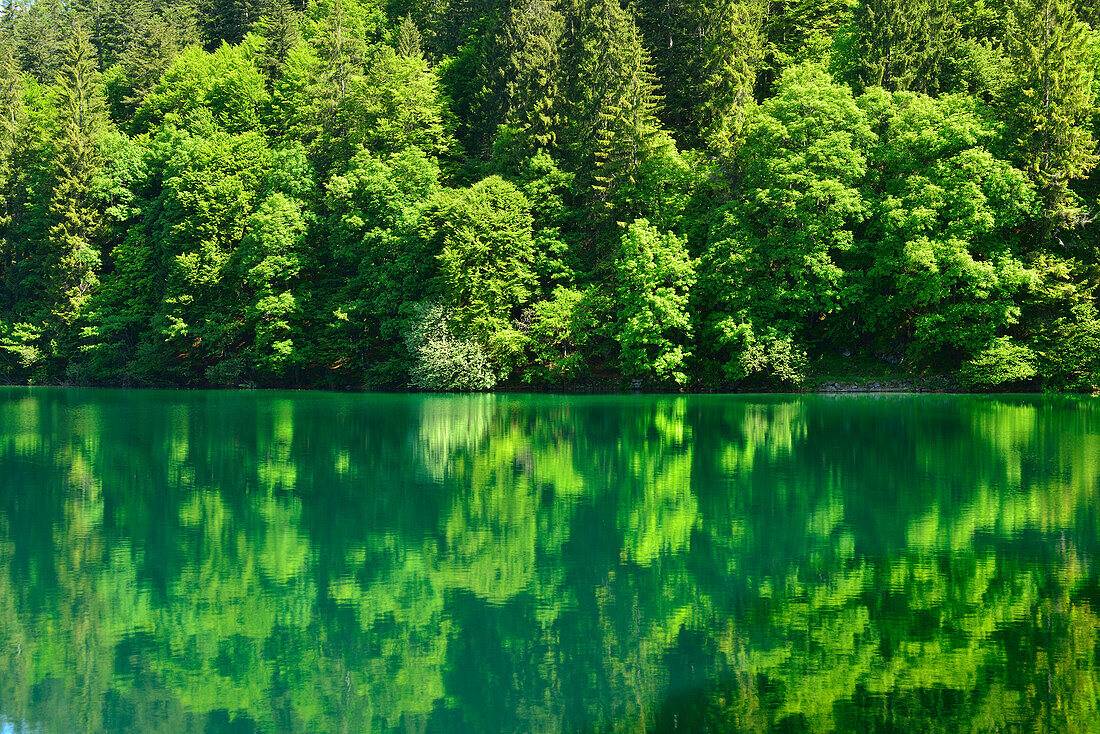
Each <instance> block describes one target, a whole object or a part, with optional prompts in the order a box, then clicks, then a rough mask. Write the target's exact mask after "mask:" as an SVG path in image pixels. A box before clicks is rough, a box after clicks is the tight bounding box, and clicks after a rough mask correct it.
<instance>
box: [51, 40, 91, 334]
mask: <svg viewBox="0 0 1100 734" xmlns="http://www.w3.org/2000/svg"><path fill="white" fill-rule="evenodd" d="M97 76H98V75H97V73H96V57H95V51H94V49H93V48H92V45H91V42H90V40H89V37H88V34H87V32H86V31H85V30H84V29H83V28H81V27H79V26H78V27H77V28H76V29H75V31H74V33H73V37H72V39H71V40H70V42H69V49H68V52H67V54H66V57H65V63H64V66H62V67H61V70H60V72H59V74H58V82H57V97H58V112H59V115H60V118H61V119H60V129H59V131H58V140H57V157H56V161H55V167H56V179H55V181H54V186H53V192H52V196H51V199H50V207H49V216H50V220H51V222H52V226H51V227H50V229H49V241H48V249H47V251H46V252H45V253H43V254H44V255H45V257H44V258H43V260H42V266H43V267H44V268H45V272H44V278H43V285H44V286H45V293H44V295H45V297H46V299H47V304H48V308H50V310H51V311H52V312H53V314H54V315H56V316H58V317H60V318H61V319H62V321H64V322H68V321H70V320H71V319H72V317H73V316H74V315H75V313H76V311H77V309H78V308H79V306H80V304H81V303H82V302H83V301H84V300H85V299H86V298H87V296H88V294H89V291H90V290H91V288H92V287H93V286H94V285H95V283H96V271H97V269H98V267H99V252H98V251H97V249H96V247H95V235H94V232H95V227H96V220H97V217H96V212H95V209H94V205H93V202H92V200H91V196H92V185H93V177H94V176H95V174H96V172H97V170H98V168H99V165H100V162H99V156H98V153H97V150H96V134H97V132H98V130H99V128H100V126H101V125H102V122H103V119H102V118H103V100H102V97H101V92H100V89H99V82H98V79H97Z"/></svg>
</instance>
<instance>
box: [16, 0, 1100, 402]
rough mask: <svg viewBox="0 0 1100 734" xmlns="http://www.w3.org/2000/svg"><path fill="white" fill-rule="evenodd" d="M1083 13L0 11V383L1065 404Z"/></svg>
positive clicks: (781, 0)
mask: <svg viewBox="0 0 1100 734" xmlns="http://www.w3.org/2000/svg"><path fill="white" fill-rule="evenodd" d="M1098 22H1100V12H1098V11H1097V5H1096V4H1095V3H1093V2H1088V1H1086V0H1081V2H1078V3H1075V0H1007V2H1003V3H1002V2H986V0H854V1H852V2H843V1H841V0H772V1H771V2H768V1H767V0H690V1H689V0H637V2H636V3H634V4H631V5H628V6H625V7H624V6H623V5H622V4H620V1H619V0H294V1H293V2H292V1H290V0H194V2H188V1H186V0H183V1H177V0H138V1H136V2H135V1H132V0H96V2H90V1H89V0H72V1H71V2H62V0H34V1H33V2H18V1H17V0H6V2H5V3H4V5H3V8H2V19H0V381H8V382H34V383H42V382H63V381H64V382H72V383H86V384H101V383H113V384H151V385H156V384H177V385H211V384H213V385H242V384H255V385H308V386H333V387H360V386H376V387H386V386H390V387H397V386H408V385H413V386H417V387H421V388H425V389H456V390H463V389H489V388H492V387H494V386H497V385H531V386H534V387H547V386H549V387H553V386H560V385H566V384H579V383H586V382H588V383H590V382H592V381H604V382H605V383H615V382H619V383H620V384H644V385H654V386H662V385H664V386H669V387H671V386H689V387H693V388H699V389H710V388H723V387H731V386H772V387H784V386H785V387H797V386H799V385H802V384H804V383H805V382H806V381H807V380H808V379H811V378H813V377H814V376H815V375H820V374H822V373H823V372H826V371H828V370H830V369H837V366H838V365H839V366H840V368H841V369H845V368H846V367H845V365H849V366H851V369H858V368H859V366H860V365H863V366H866V365H889V366H893V367H894V368H896V369H898V370H902V371H905V372H908V373H932V374H949V375H953V376H955V377H956V379H957V380H958V381H959V383H960V384H961V385H963V386H967V387H974V388H991V387H1033V388H1042V389H1049V390H1091V389H1094V387H1095V386H1096V385H1097V384H1100V314H1098V311H1097V293H1096V286H1097V284H1098V283H1100V267H1098V266H1100V251H1098V248H1100V222H1098V221H1097V217H1098V216H1100V173H1098V170H1100V169H1098V167H1097V164H1098V161H1100V155H1098V153H1097V147H1098V146H1097V141H1098V139H1100V109H1098V107H1100V105H1098V104H1097V100H1098V97H1100V74H1098V73H1097V68H1098V66H1100V30H1097V23H1098Z"/></svg>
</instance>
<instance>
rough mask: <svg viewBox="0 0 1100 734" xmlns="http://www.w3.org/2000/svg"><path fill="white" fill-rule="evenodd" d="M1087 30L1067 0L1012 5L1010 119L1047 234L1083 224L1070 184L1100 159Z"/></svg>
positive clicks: (1023, 0) (1093, 72)
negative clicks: (1040, 199) (1036, 192)
mask: <svg viewBox="0 0 1100 734" xmlns="http://www.w3.org/2000/svg"><path fill="white" fill-rule="evenodd" d="M1089 33H1090V30H1089V29H1088V27H1087V26H1086V25H1085V24H1084V23H1082V22H1081V20H1080V18H1079V17H1078V15H1077V13H1076V11H1075V10H1074V9H1073V6H1072V5H1071V3H1070V0H1015V2H1013V4H1012V15H1011V32H1010V37H1009V43H1008V47H1009V53H1010V57H1011V59H1012V62H1013V65H1014V69H1013V71H1014V75H1015V78H1016V84H1017V88H1016V92H1015V95H1014V99H1013V100H1012V103H1011V105H1012V111H1011V112H1012V123H1013V127H1014V131H1015V134H1016V138H1017V140H1018V148H1017V150H1018V153H1019V156H1020V161H1021V163H1022V164H1023V165H1024V166H1025V167H1026V169H1027V171H1028V172H1029V174H1030V175H1031V177H1032V179H1033V180H1034V181H1035V183H1036V184H1037V185H1038V187H1039V190H1040V192H1041V194H1042V197H1043V207H1044V214H1045V221H1046V229H1047V232H1046V233H1045V234H1046V235H1047V236H1055V235H1056V233H1057V231H1058V230H1060V229H1063V228H1071V227H1074V226H1077V225H1079V224H1081V223H1083V221H1084V217H1085V212H1084V211H1083V210H1082V208H1080V207H1078V206H1076V205H1075V204H1074V202H1073V201H1072V200H1071V197H1070V195H1069V184H1070V182H1071V181H1073V180H1074V179H1078V178H1083V177H1085V176H1087V175H1088V173H1089V171H1090V170H1092V168H1093V167H1094V166H1095V165H1096V164H1097V161H1098V160H1100V157H1098V156H1097V141H1096V138H1095V137H1093V131H1092V129H1091V123H1092V116H1093V113H1094V112H1095V107H1096V97H1095V93H1094V90H1093V86H1092V85H1093V78H1094V76H1095V75H1096V74H1097V69H1095V68H1094V67H1093V64H1094V62H1093V61H1092V60H1091V59H1090V58H1089V47H1088V44H1087V43H1086V39H1087V37H1088V35H1089Z"/></svg>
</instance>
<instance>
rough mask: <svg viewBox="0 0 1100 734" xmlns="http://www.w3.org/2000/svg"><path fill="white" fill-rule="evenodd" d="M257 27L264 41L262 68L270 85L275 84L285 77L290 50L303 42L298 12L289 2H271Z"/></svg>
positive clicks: (286, 0) (276, 0)
mask: <svg viewBox="0 0 1100 734" xmlns="http://www.w3.org/2000/svg"><path fill="white" fill-rule="evenodd" d="M257 26H258V27H257V30H258V31H259V34H260V36H261V37H262V38H263V39H264V48H263V52H262V56H261V58H260V68H261V70H262V71H263V72H264V76H266V77H267V80H268V84H269V85H270V84H274V83H275V82H277V81H278V80H279V79H281V78H282V76H283V68H284V67H285V66H286V60H287V56H288V55H289V54H290V50H291V49H292V48H294V47H295V46H296V45H297V44H298V43H299V41H300V40H301V36H300V35H299V33H298V11H296V10H295V9H294V7H293V5H291V3H290V2H289V0H271V1H270V2H269V3H268V6H267V8H266V10H265V11H264V14H263V15H262V16H261V17H260V21H259V23H258V24H257Z"/></svg>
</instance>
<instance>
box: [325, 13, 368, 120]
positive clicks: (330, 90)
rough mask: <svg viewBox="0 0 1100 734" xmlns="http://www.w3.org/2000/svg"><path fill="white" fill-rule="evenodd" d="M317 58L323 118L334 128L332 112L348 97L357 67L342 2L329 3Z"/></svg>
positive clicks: (356, 48)
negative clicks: (318, 58)
mask: <svg viewBox="0 0 1100 734" xmlns="http://www.w3.org/2000/svg"><path fill="white" fill-rule="evenodd" d="M321 27H322V37H321V47H320V50H319V54H318V55H319V56H320V58H321V64H322V69H321V79H320V85H321V89H320V92H321V99H322V104H323V106H324V110H323V113H324V118H325V120H326V122H327V123H328V125H330V126H331V125H334V124H335V118H336V110H337V108H338V107H339V105H340V103H341V102H342V101H343V100H344V98H345V97H347V95H348V91H349V89H350V87H351V80H352V77H353V76H354V73H355V71H356V69H357V67H358V62H359V59H358V54H357V52H358V50H359V49H358V44H357V43H356V42H355V39H354V38H353V37H352V35H351V33H350V32H349V29H348V18H347V11H346V10H345V8H344V3H343V0H332V2H331V3H330V4H329V7H328V15H327V16H326V17H325V20H324V23H323V24H322V26H321Z"/></svg>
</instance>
